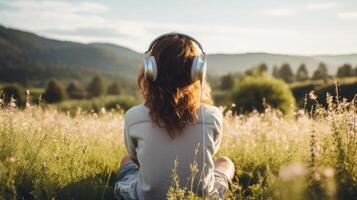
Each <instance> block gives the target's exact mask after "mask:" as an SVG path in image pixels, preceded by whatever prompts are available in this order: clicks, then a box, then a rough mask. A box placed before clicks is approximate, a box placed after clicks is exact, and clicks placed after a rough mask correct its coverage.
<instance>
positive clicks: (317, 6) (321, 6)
mask: <svg viewBox="0 0 357 200" xmlns="http://www.w3.org/2000/svg"><path fill="white" fill-rule="evenodd" d="M336 6H337V3H336V2H333V1H329V2H318V3H308V4H307V6H306V7H307V9H309V10H326V9H331V8H334V7H336Z"/></svg>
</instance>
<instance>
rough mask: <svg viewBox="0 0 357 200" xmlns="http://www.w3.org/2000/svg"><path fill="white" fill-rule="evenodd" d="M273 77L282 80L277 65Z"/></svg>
mask: <svg viewBox="0 0 357 200" xmlns="http://www.w3.org/2000/svg"><path fill="white" fill-rule="evenodd" d="M272 76H273V77H274V78H280V74H279V67H278V66H276V65H275V66H274V67H273V72H272Z"/></svg>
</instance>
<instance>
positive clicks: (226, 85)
mask: <svg viewBox="0 0 357 200" xmlns="http://www.w3.org/2000/svg"><path fill="white" fill-rule="evenodd" d="M233 86H234V77H233V75H232V74H227V75H224V76H222V77H221V83H220V86H219V88H220V89H221V90H230V89H232V88H233Z"/></svg>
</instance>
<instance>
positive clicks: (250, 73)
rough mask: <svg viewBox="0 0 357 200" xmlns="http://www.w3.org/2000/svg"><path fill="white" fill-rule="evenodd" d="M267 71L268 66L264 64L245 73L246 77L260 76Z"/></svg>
mask: <svg viewBox="0 0 357 200" xmlns="http://www.w3.org/2000/svg"><path fill="white" fill-rule="evenodd" d="M267 71H268V66H267V65H266V64H265V63H262V64H260V65H257V66H255V67H252V68H251V69H249V70H247V71H246V72H245V74H246V75H248V76H261V75H263V74H265V73H267Z"/></svg>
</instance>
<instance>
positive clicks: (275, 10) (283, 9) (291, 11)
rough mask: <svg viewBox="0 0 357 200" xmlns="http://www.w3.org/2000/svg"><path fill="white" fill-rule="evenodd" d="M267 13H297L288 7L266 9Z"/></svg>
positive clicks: (283, 14) (287, 14)
mask: <svg viewBox="0 0 357 200" xmlns="http://www.w3.org/2000/svg"><path fill="white" fill-rule="evenodd" d="M265 14H267V15H271V16H290V15H293V14H295V11H293V10H291V9H288V8H279V9H271V10H267V11H265Z"/></svg>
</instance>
